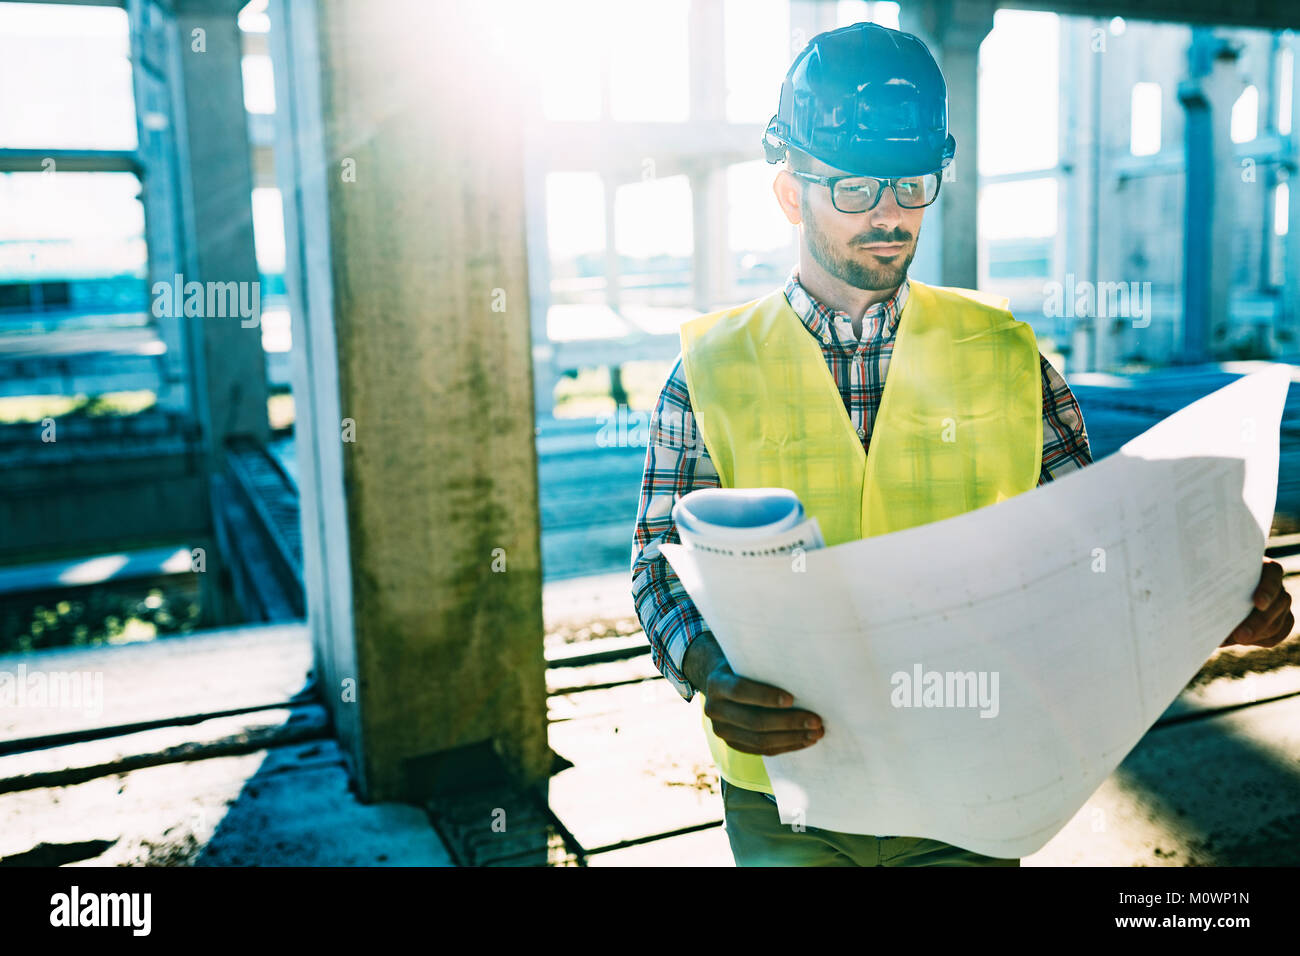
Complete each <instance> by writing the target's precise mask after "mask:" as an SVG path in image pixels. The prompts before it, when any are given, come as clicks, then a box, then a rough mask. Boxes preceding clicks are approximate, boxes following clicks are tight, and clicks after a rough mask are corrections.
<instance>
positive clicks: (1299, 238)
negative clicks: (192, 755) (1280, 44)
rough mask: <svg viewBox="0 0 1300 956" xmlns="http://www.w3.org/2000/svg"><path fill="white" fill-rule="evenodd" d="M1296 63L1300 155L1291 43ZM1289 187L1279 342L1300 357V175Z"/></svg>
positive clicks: (1299, 53)
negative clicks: (1284, 278) (1284, 285)
mask: <svg viewBox="0 0 1300 956" xmlns="http://www.w3.org/2000/svg"><path fill="white" fill-rule="evenodd" d="M1290 46H1291V50H1292V51H1293V59H1292V65H1291V131H1290V132H1289V133H1288V134H1287V141H1288V142H1289V144H1290V147H1291V154H1292V155H1296V153H1297V151H1300V45H1297V44H1296V42H1295V41H1294V40H1291V41H1290ZM1286 184H1287V221H1286V222H1287V232H1286V244H1285V248H1284V251H1283V253H1282V254H1283V256H1285V257H1286V290H1285V293H1284V298H1283V302H1282V317H1281V321H1280V323H1279V327H1278V335H1277V338H1278V341H1279V344H1280V347H1281V351H1282V353H1283V354H1284V355H1285V354H1289V355H1300V175H1297V173H1296V171H1295V170H1294V169H1293V170H1290V171H1289V174H1288V176H1287V179H1286Z"/></svg>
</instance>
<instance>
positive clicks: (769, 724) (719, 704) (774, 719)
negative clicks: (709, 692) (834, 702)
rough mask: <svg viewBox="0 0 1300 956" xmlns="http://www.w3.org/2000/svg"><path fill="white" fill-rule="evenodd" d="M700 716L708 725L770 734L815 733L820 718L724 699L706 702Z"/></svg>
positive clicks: (709, 699)
mask: <svg viewBox="0 0 1300 956" xmlns="http://www.w3.org/2000/svg"><path fill="white" fill-rule="evenodd" d="M704 712H705V714H707V715H708V718H709V720H711V721H715V722H717V721H721V722H722V723H724V724H732V725H734V726H736V727H740V728H742V729H743V730H748V731H758V732H760V733H774V732H778V731H791V730H817V729H818V728H819V727H820V726H821V718H820V717H818V716H817V715H816V714H814V713H813V712H812V711H810V710H803V709H799V710H794V709H791V708H788V707H755V706H753V705H752V704H740V703H737V702H736V701H734V700H730V699H728V698H726V697H718V696H714V697H710V698H707V699H706V701H705V705H704Z"/></svg>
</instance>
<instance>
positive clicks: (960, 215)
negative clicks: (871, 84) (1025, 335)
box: [899, 0, 995, 289]
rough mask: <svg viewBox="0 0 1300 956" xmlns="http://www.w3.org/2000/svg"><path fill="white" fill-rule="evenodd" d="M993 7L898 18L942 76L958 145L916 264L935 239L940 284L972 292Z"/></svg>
mask: <svg viewBox="0 0 1300 956" xmlns="http://www.w3.org/2000/svg"><path fill="white" fill-rule="evenodd" d="M994 6H995V5H994V3H993V2H992V0H931V2H928V3H920V4H904V5H903V7H902V10H901V13H900V15H899V26H900V27H901V28H902V29H903V30H905V31H906V32H908V33H914V34H916V35H917V36H918V37H920V38H921V40H923V41H924V42H925V44H926V46H928V47H929V48H930V53H931V54H933V56H934V58H935V60H937V61H938V63H939V68H940V69H941V70H943V76H944V80H945V81H946V82H947V85H948V131H949V132H950V133H952V135H953V136H954V138H956V140H957V154H956V156H955V157H954V158H953V163H952V166H953V168H952V169H950V170H949V177H950V178H947V179H945V181H944V183H943V187H942V190H941V192H940V194H939V201H938V202H937V203H935V204H934V205H933V206H931V207H930V208H929V209H928V210H926V213H925V221H924V225H923V227H922V229H921V236H922V241H921V243H920V244H919V248H918V250H917V260H918V261H919V260H920V259H921V256H922V253H923V252H925V253H926V254H927V255H928V254H930V251H931V250H933V249H934V243H935V240H936V239H937V241H938V250H937V251H938V259H939V270H938V271H939V278H938V281H939V283H940V284H942V285H949V286H959V287H963V288H972V289H973V288H975V287H976V286H977V285H978V283H979V270H978V268H977V266H978V259H977V252H978V199H979V193H978V189H979V140H978V130H979V115H978V107H979V47H980V43H982V42H983V40H984V37H986V36H988V32H989V30H991V29H993V11H994ZM936 213H938V215H936ZM936 233H937V235H936Z"/></svg>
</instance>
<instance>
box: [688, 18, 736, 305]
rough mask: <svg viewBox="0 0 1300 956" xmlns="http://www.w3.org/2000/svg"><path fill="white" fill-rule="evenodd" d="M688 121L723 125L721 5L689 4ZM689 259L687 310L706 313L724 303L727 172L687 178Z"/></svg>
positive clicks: (710, 170)
mask: <svg viewBox="0 0 1300 956" xmlns="http://www.w3.org/2000/svg"><path fill="white" fill-rule="evenodd" d="M689 29H690V33H689V38H690V57H691V77H690V82H691V89H690V103H691V120H692V121H693V122H701V123H725V122H726V119H727V111H726V105H727V72H726V61H725V59H724V58H723V57H722V56H720V55H719V51H721V50H725V49H726V24H725V22H724V19H723V5H722V4H720V3H716V2H714V0H692V2H691V12H690V25H689ZM690 183H691V223H692V236H693V239H694V255H693V258H692V270H691V273H692V274H691V280H692V281H691V306H692V308H694V309H696V310H697V311H699V312H708V311H710V310H711V309H713V308H714V307H715V305H716V304H718V303H721V302H722V300H723V299H724V298H727V297H728V296H727V289H728V288H729V285H730V283H729V281H728V272H729V267H730V263H731V254H730V252H729V250H728V248H727V247H728V242H727V239H728V237H727V179H726V167H724V166H715V165H708V166H703V167H697V168H696V169H695V170H693V171H692V172H691V174H690Z"/></svg>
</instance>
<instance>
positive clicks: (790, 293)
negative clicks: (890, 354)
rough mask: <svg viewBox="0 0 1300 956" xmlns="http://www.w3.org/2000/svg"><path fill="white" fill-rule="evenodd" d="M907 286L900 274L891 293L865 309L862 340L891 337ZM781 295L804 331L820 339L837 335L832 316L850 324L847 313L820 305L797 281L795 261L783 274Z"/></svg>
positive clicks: (904, 301)
mask: <svg viewBox="0 0 1300 956" xmlns="http://www.w3.org/2000/svg"><path fill="white" fill-rule="evenodd" d="M908 285H909V282H908V279H907V277H906V276H904V277H903V281H902V283H900V284H899V286H898V288H897V289H896V290H895V291H894V294H893V295H892V296H890V297H889V298H888V299H886V300H885V301H883V302H877V303H876V304H875V305H873V306H870V307H869V308H868V309H867V311H866V314H865V315H864V316H863V317H862V330H863V338H864V339H868V338H872V337H874V336H877V335H882V336H884V337H885V338H889V337H891V336H893V334H894V332H895V331H897V329H898V319H899V316H901V315H902V313H903V306H904V305H906V304H907V294H908ZM785 297H786V299H788V300H789V302H790V308H792V309H793V310H794V314H795V315H797V316H799V319H800V321H802V322H803V324H804V325H805V326H806V327H807V328H808V331H809V332H811V333H812V334H813V335H814V336H815V337H817V338H819V339H822V341H824V342H829V341H831V339H833V338H837V336H836V333H835V320H836V318H839V319H842V320H843V321H844V322H846V323H849V325H850V327H851V326H852V320H851V319H850V318H849V316H848V313H846V312H840V311H838V310H837V309H832V308H831V307H830V306H828V305H825V304H823V303H822V302H820V301H819V300H817V299H815V298H814V297H813V295H812V293H811V292H809V291H808V290H807V289H805V288H804V287H803V285H802V284H801V283H800V282H799V265H798V263H796V264H795V265H794V266H793V267H792V268H791V269H790V274H789V275H788V276H787V277H786V280H785ZM850 335H851V333H850Z"/></svg>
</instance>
